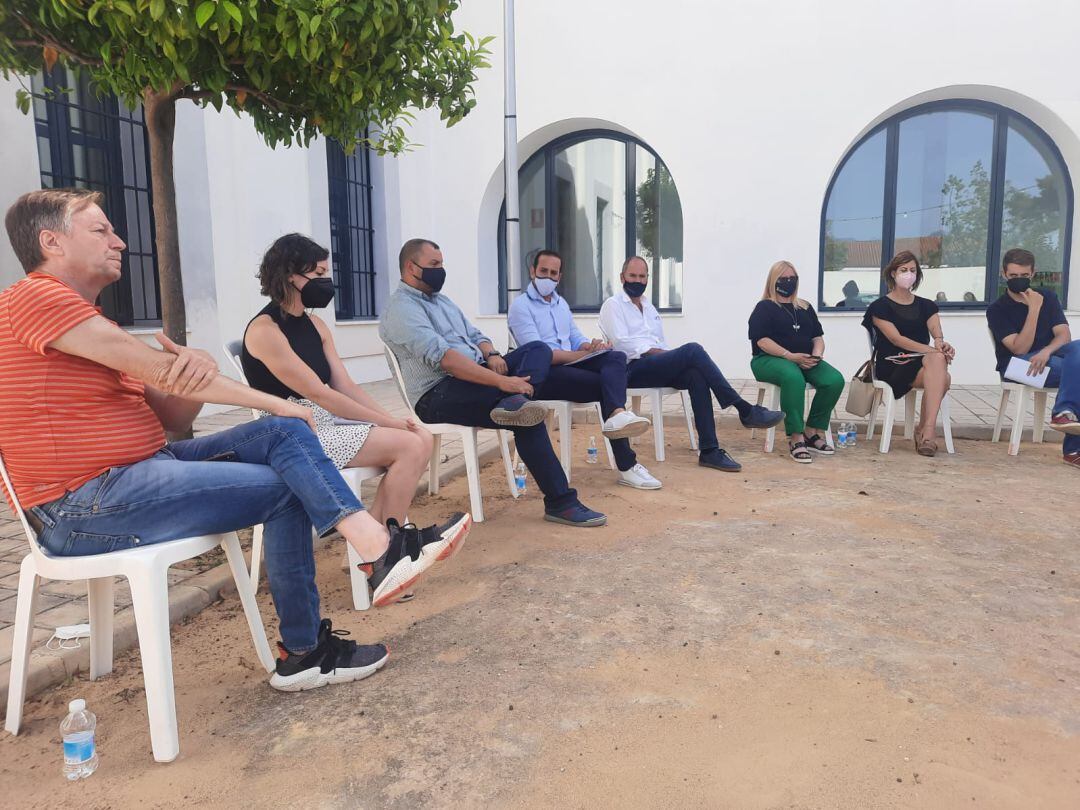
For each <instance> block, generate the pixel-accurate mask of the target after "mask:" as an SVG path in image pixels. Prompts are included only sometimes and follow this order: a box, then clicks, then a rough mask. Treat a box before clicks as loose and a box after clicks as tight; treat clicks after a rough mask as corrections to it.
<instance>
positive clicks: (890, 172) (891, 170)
mask: <svg viewBox="0 0 1080 810" xmlns="http://www.w3.org/2000/svg"><path fill="white" fill-rule="evenodd" d="M932 112H974V113H979V114H982V115H990V116H992V117H993V119H994V136H993V142H992V146H991V150H992V151H991V160H990V200H989V221H988V223H987V245H986V278H985V289H984V295H983V298H984V299H986V300H984V301H977V302H974V303H972V302H964V301H945V302H938V307H939V308H940V309H942V310H945V311H965V310H967V311H981V310H985V309H986V308H987V307H988V306H989V305H990V304H991V303H993V302H992V301H991V300H990V296H991V294H992V291H993V290H994V289H996V287H997V280H996V279H997V276H999V275H1000V273H1001V269H1000V267H1001V231H1002V217H1003V214H1004V203H1005V200H1004V190H1005V158H1006V152H1007V148H1008V137H1007V136H1008V131H1009V121H1010V119H1016V120H1019V121H1021V122H1023V124H1024V125H1026V126H1027V127H1028V128H1030V131H1031V133H1032V134H1034V135H1035V136H1036V137H1037V138H1038V139H1039V141H1040V144H1041V145H1042V146H1044V147H1045V148H1046V149H1047V151H1048V152H1049V154H1050V156H1051V157H1052V158H1053V159H1054V160H1055V161H1056V162H1057V165H1056V166H1053V167H1051V168H1056V169H1059V170H1060V171H1061V173H1062V177H1063V180H1064V184H1065V196H1066V210H1065V231H1064V235H1063V237H1062V243H1063V245H1062V249H1063V253H1062V262H1061V304H1062V307H1063V308H1065V307H1067V301H1068V295H1069V261H1070V259H1071V253H1072V220H1073V186H1072V177H1071V175H1070V173H1069V166H1068V164H1067V163H1066V162H1065V159H1064V157H1063V156H1062V154H1061V150H1060V149H1059V148H1058V146H1057V144H1056V143H1054V140H1053V138H1051V137H1050V136H1049V135H1048V134H1047V133H1046V131H1045V130H1043V128H1042V127H1040V126H1039V125H1038V124H1036V123H1035V122H1034V121H1032V120H1031V119H1030V118H1028V117H1027V116H1025V115H1022V114H1021V113H1018V112H1017V111H1016V110H1013V109H1010V108H1009V107H1005V106H1003V105H1001V104H995V103H993V102H990V101H981V100H978V99H943V100H940V101H930V102H926V103H925V104H919V105H917V106H915V107H911V108H910V109H907V110H904V111H903V112H900V113H897V114H896V115H893V116H890V117H889V118H887V119H885V120H884V121H882V122H881V123H879V124H878V125H876V126H875V127H873V128H872V129H871V130H870V131H869V132H867V133H866V134H865V135H863V136H862V137H861V138H859V140H858V141H856V142H855V143H854V144H853V145H852V146H851V148H850V149H848V151H847V153H846V154H845V155H844V158H843V160H841V161H840V163H839V164H838V165H837V167H836V170H835V171H834V172H833V174H832V177H831V178H829V184H828V186H827V187H826V189H825V196H824V199H823V200H822V204H821V220H820V222H819V226H818V309H819V310H820V311H822V312H864V311H865V309H854V308H852V307H837V306H832V305H827V304H826V302H825V300H824V290H825V226H826V222H827V218H828V211H829V200H830V199H831V197H832V192H833V187H834V186H835V184H836V181H837V179H838V178H839V177H840V174H841V173H842V172H843V171H844V167H845V166H847V162H848V160H849V159H850V158H851V156H852V155H854V154H855V153H856V152H857V151H858V150H859V149H860V148H861V147H862V145H863V144H864V143H866V142H867V141H868V140H870V139H871V138H872V137H874V136H875V135H877V134H879V133H880V132H882V131H883V130H884V131H885V138H886V140H885V199H884V205H883V207H882V236H881V262H882V264H881V267H882V269H884V267H885V265H886V264H887V263H888V262H889V260H890V259H891V258H892V256H893V253H894V245H895V243H896V187H897V170H898V168H899V159H900V137H899V136H900V124H901V123H902V122H903V121H906V120H907V119H909V118H913V117H915V116H918V115H924V114H926V113H932ZM1018 247H1023V246H1022V245H1019V246H1018ZM885 292H886V290H885V285H884V283H881V285H880V288H879V293H880V294H881V295H884V294H885Z"/></svg>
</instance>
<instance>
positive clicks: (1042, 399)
mask: <svg viewBox="0 0 1080 810" xmlns="http://www.w3.org/2000/svg"><path fill="white" fill-rule="evenodd" d="M1031 393H1032V396H1033V397H1034V398H1035V423H1034V425H1033V427H1032V429H1031V439H1032V441H1034V442H1035V444H1042V440H1043V431H1044V430H1046V396H1047V394H1046V391H1045V390H1041V389H1036V390H1034V391H1032V392H1031Z"/></svg>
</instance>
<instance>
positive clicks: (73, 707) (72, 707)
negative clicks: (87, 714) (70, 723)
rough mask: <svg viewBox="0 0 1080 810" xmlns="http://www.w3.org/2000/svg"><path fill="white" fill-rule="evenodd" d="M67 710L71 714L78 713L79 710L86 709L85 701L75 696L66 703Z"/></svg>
mask: <svg viewBox="0 0 1080 810" xmlns="http://www.w3.org/2000/svg"><path fill="white" fill-rule="evenodd" d="M68 711H69V712H71V713H72V714H78V713H79V712H82V711H86V701H85V700H83V699H82V698H76V699H75V700H73V701H71V703H69V704H68Z"/></svg>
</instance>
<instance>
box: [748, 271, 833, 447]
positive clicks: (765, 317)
mask: <svg viewBox="0 0 1080 810" xmlns="http://www.w3.org/2000/svg"><path fill="white" fill-rule="evenodd" d="M798 291H799V274H798V273H797V272H795V268H794V267H793V266H792V265H791V263H790V262H777V263H776V264H774V265H773V266H772V267H771V268H770V269H769V278H768V280H767V281H766V282H765V293H764V294H763V295H762V296H761V301H759V302H758V305H757V306H756V307H754V311H753V313H751V315H750V345H751V347H752V348H753V352H754V358H753V359H752V360H751V361H750V368H751V369H752V370H753V372H754V376H755V377H756V378H757V379H759V380H761V381H762V382H768V383H772V384H773V385H778V386H780V409H781V410H782V411H783V412H784V427H785V429H786V431H787V435H788V447H789V450H790V453H791V458H792V459H793V460H794V461H797V462H799V463H800V464H809V463H810V462H811V461H813V460H814V459H813V456H812V455H811V453H817V454H819V455H823V456H831V455H832V454H833V453H835V452H836V450H835V449H834V448H833V447H832V446H831V445H830V444H829V443H828V442H827V441H826V440H825V436H824V435H823V434H825V433H827V432H828V430H829V419H830V417H831V416H832V411H833V408H834V407H835V405H836V402H837V400H839V399H840V394H841V393H843V390H844V377H843V375H841V374H840V372H839V371H837V370H836V369H835V368H833V367H832V366H830V365H829V364H828V363H826V362H825V361H824V360H823V359H822V358H823V356H824V354H825V338H824V337H822V335H823V334H824V332H823V331H822V329H821V322H820V321H819V320H818V317H817V313H815V312H814V308H813V307H812V306H810V304H808V303H807V302H806V301H803V300H802V299H801V298H799V297H798ZM807 383H809V384H810V385H812V386H813V387H814V388H815V389H816V391H815V394H814V401H813V403H812V404H811V406H810V413H809V415H807V416H806V417H805V418H804V417H803V408H804V402H805V394H806V384H807ZM808 428H809V429H808Z"/></svg>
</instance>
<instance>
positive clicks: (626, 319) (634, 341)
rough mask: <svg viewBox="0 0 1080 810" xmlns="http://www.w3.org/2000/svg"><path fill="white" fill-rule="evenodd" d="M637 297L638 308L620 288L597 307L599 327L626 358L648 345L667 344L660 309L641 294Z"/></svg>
mask: <svg viewBox="0 0 1080 810" xmlns="http://www.w3.org/2000/svg"><path fill="white" fill-rule="evenodd" d="M640 300H641V309H638V307H637V304H635V303H634V302H633V301H631V300H630V296H629V295H627V294H626V291H625V290H620V291H619V292H617V293H615V295H613V296H611V298H609V299H608V300H607V301H605V302H604V305H603V306H602V307H600V330H601V331H602V332H603V333H604V337H605V338H606V339H607V341H608V342H609V343H611V344H612V345H613V346H614V348H615V350H616V351H620V352H623V353H624V354H625V355H626V359H627V360H628V361H629V360H637V359H638V358H639V357H641V356H642V355H643V354H645V352H647V351H649V349H666V348H667V341H666V340H664V325H663V324H662V323H661V322H660V313H659V312H657V311H656V307H654V306H653V305H652V302H651V301H649V299H648V298H646V297H645V296H642V297H641V299H640Z"/></svg>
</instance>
